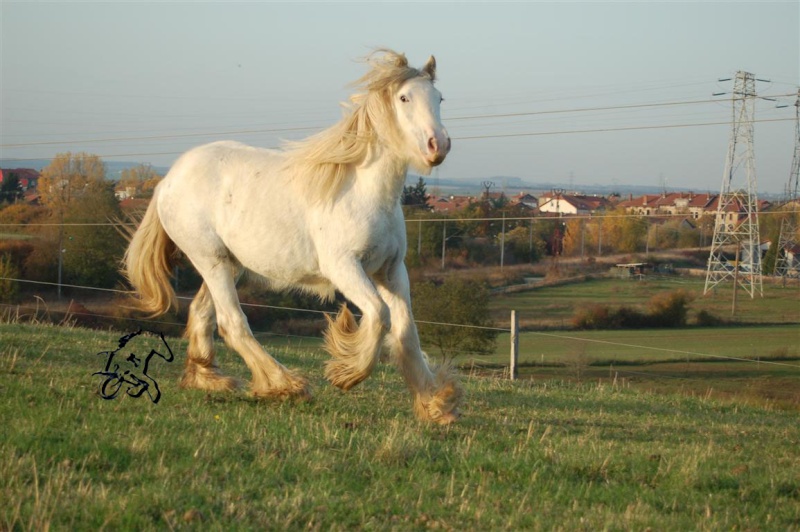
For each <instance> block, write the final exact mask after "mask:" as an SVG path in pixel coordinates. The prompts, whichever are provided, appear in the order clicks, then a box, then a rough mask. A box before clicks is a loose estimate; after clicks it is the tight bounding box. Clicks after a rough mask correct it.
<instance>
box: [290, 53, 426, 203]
mask: <svg viewBox="0 0 800 532" xmlns="http://www.w3.org/2000/svg"><path fill="white" fill-rule="evenodd" d="M365 61H366V63H367V64H369V65H370V67H371V69H370V70H369V72H367V73H366V74H365V75H364V76H363V77H361V78H360V79H359V80H357V81H355V82H354V83H352V84H351V86H353V87H355V88H356V89H359V90H360V91H359V92H357V93H356V94H354V95H352V96H351V97H350V105H349V106H347V108H346V109H347V110H346V114H345V116H344V117H343V118H342V120H341V121H339V122H338V123H337V124H335V125H333V126H332V127H330V128H328V129H326V130H324V131H322V132H320V133H317V134H316V135H313V136H311V137H308V138H307V139H305V140H302V141H298V142H290V143H287V168H288V169H289V170H290V171H292V172H294V175H295V180H294V181H295V182H296V183H297V185H298V186H300V187H301V188H302V189H303V193H304V195H305V196H306V197H307V198H308V199H310V200H311V201H325V200H330V199H332V198H334V197H335V196H336V194H338V192H339V191H340V190H341V189H342V187H343V186H344V185H345V184H346V183H347V181H348V179H349V178H350V177H351V172H349V171H348V170H349V167H350V165H354V164H358V163H360V162H362V161H363V160H364V159H365V158H366V157H367V154H368V151H369V149H370V147H371V146H372V145H373V144H374V143H376V142H380V143H381V144H382V145H383V146H384V147H385V148H387V149H389V150H390V151H392V152H394V153H397V152H399V150H400V146H401V142H400V137H399V133H398V131H397V126H396V124H395V121H394V115H393V114H392V96H393V94H394V91H395V90H396V89H397V88H398V87H399V86H400V85H401V84H402V83H404V82H405V81H407V80H409V79H413V78H417V77H425V78H427V79H430V80H431V81H434V80H435V66H434V65H433V64H432V63H429V64H428V65H426V67H425V68H424V69H422V70H420V69H416V68H413V67H410V66H408V60H407V59H406V56H405V55H404V54H400V53H397V52H394V51H392V50H387V49H378V50H375V51H374V52H372V53H371V54H370V55H369V56H368V57H366V58H365Z"/></svg>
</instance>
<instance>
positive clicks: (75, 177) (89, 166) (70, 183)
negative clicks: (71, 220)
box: [38, 152, 106, 216]
mask: <svg viewBox="0 0 800 532" xmlns="http://www.w3.org/2000/svg"><path fill="white" fill-rule="evenodd" d="M105 178H106V165H105V163H104V162H103V161H102V160H101V159H100V157H98V156H97V155H92V154H89V153H83V152H82V153H75V154H73V153H70V152H66V153H59V154H57V155H56V156H55V158H54V159H53V161H52V162H51V163H50V164H49V165H47V166H46V167H45V168H44V169H43V170H42V174H41V176H40V177H39V187H38V188H39V199H40V201H41V202H42V204H43V205H45V206H46V207H48V208H50V209H51V210H52V211H53V212H54V213H56V214H57V215H59V216H60V215H62V214H63V212H64V208H65V207H66V206H67V205H68V204H69V203H70V202H71V201H72V200H73V199H74V198H75V197H77V196H79V195H80V194H81V193H82V192H83V191H84V189H85V188H86V186H87V185H88V184H90V183H97V182H102V181H103V180H105Z"/></svg>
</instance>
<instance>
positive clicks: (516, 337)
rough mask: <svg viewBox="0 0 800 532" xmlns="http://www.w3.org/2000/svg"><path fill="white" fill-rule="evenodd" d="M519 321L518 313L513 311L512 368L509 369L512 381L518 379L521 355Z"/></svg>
mask: <svg viewBox="0 0 800 532" xmlns="http://www.w3.org/2000/svg"><path fill="white" fill-rule="evenodd" d="M518 330H519V320H518V319H517V311H516V310H512V311H511V366H510V368H509V372H508V373H509V376H510V378H511V380H512V381H513V380H516V378H517V356H518V353H519V334H518Z"/></svg>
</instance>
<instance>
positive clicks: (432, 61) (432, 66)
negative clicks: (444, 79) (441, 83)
mask: <svg viewBox="0 0 800 532" xmlns="http://www.w3.org/2000/svg"><path fill="white" fill-rule="evenodd" d="M422 72H423V74H427V75H428V77H430V78H431V81H436V58H435V57H433V56H430V57H429V58H428V62H427V63H425V66H424V67H422Z"/></svg>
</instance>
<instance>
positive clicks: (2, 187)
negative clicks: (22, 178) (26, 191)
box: [0, 172, 23, 203]
mask: <svg viewBox="0 0 800 532" xmlns="http://www.w3.org/2000/svg"><path fill="white" fill-rule="evenodd" d="M22 196H23V192H22V184H21V183H20V182H19V176H18V175H17V174H16V173H14V172H10V173H9V174H8V175H7V176H6V178H5V179H3V183H2V184H0V203H3V202H7V203H14V202H16V201H17V200H19V199H22Z"/></svg>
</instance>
